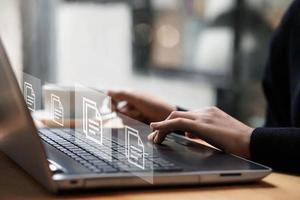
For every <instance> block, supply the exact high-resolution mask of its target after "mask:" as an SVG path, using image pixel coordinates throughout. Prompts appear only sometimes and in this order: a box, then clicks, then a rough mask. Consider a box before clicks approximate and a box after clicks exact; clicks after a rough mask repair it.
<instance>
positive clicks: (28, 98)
mask: <svg viewBox="0 0 300 200" xmlns="http://www.w3.org/2000/svg"><path fill="white" fill-rule="evenodd" d="M23 89H24V97H25V102H26V104H27V107H28V109H29V110H30V111H31V112H34V111H35V93H34V90H33V87H32V85H31V84H30V83H27V82H24V88H23Z"/></svg>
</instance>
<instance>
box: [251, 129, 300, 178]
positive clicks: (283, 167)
mask: <svg viewBox="0 0 300 200" xmlns="http://www.w3.org/2000/svg"><path fill="white" fill-rule="evenodd" d="M250 152H251V159H252V160H254V161H256V162H258V163H261V164H265V165H267V166H269V167H272V168H273V169H274V170H279V171H287V172H293V173H300V128H257V129H255V130H254V132H253V133H252V135H251V142H250Z"/></svg>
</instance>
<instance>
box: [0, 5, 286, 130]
mask: <svg viewBox="0 0 300 200" xmlns="http://www.w3.org/2000/svg"><path fill="white" fill-rule="evenodd" d="M290 3H291V0H285V1H282V0H76V1H75V0H48V1H46V0H26V1H22V0H9V1H8V0H0V36H1V38H2V40H3V42H4V44H5V46H6V48H7V51H8V54H9V57H10V59H11V63H12V65H13V67H14V70H15V72H16V74H17V76H18V77H21V73H22V72H25V73H28V74H31V75H33V76H35V77H37V78H39V79H41V81H42V83H55V84H59V85H65V86H70V85H74V84H75V83H76V84H78V83H79V84H84V85H88V86H91V87H96V88H100V89H136V90H143V91H146V92H149V93H152V94H155V95H157V96H160V97H161V98H163V99H165V100H166V101H168V102H169V103H172V104H174V105H180V106H182V107H185V108H187V109H197V108H201V107H203V106H208V105H216V106H218V107H220V108H221V109H223V110H225V111H226V112H228V113H229V114H231V115H233V116H235V117H237V118H238V119H240V120H242V121H243V122H246V123H248V124H250V125H252V126H260V125H262V124H263V120H264V113H265V100H264V97H263V94H262V89H261V78H262V74H263V71H264V67H265V62H266V58H267V56H268V45H269V40H270V36H271V34H272V32H273V30H274V29H275V28H276V27H277V26H278V24H279V22H280V19H281V17H282V15H283V13H284V12H285V10H286V9H287V7H288V6H289V4H290Z"/></svg>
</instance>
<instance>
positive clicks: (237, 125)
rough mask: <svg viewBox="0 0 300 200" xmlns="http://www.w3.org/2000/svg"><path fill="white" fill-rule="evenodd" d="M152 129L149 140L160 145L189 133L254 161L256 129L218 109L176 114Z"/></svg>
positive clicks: (155, 124) (175, 112) (156, 124)
mask: <svg viewBox="0 0 300 200" xmlns="http://www.w3.org/2000/svg"><path fill="white" fill-rule="evenodd" d="M150 126H151V128H152V129H153V130H154V132H153V133H151V134H150V135H149V136H148V139H149V140H150V141H152V142H154V143H157V144H159V143H162V142H163V140H164V139H165V137H166V136H167V134H169V133H171V132H173V131H185V132H187V133H188V134H191V135H193V136H197V137H199V138H201V139H203V140H205V141H206V142H208V143H210V144H211V145H213V146H215V147H217V148H219V149H221V150H223V151H225V152H227V153H232V154H235V155H238V156H241V157H244V158H250V151H249V145H250V136H251V134H252V132H253V130H254V129H253V128H251V127H248V126H247V125H245V124H243V123H242V122H240V121H238V120H236V119H234V118H233V117H231V116H230V115H228V114H226V113H225V112H223V111H222V110H220V109H218V108H216V107H209V108H204V109H201V110H199V111H190V112H179V111H174V112H172V113H171V114H170V115H169V116H168V117H167V119H166V120H164V121H161V122H155V123H151V125H150Z"/></svg>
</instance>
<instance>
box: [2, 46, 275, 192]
mask: <svg viewBox="0 0 300 200" xmlns="http://www.w3.org/2000/svg"><path fill="white" fill-rule="evenodd" d="M121 118H123V121H124V123H125V125H126V126H124V128H123V127H121V128H111V129H109V128H104V129H103V133H110V137H109V138H103V140H102V141H101V142H102V143H101V144H99V143H97V142H95V141H93V140H90V139H88V137H86V135H85V133H83V132H80V131H76V130H74V129H65V128H56V129H54V128H43V129H37V127H36V126H35V124H34V121H33V119H32V117H31V113H30V111H29V109H28V108H27V106H26V103H25V101H24V98H23V95H22V93H21V90H20V88H19V85H18V82H17V79H16V77H15V75H14V73H13V70H12V67H11V64H10V62H9V59H8V57H7V54H6V52H5V49H4V46H3V44H2V42H1V40H0V150H1V151H2V152H4V153H5V154H6V155H7V156H8V157H9V158H10V159H11V160H13V161H14V162H15V163H16V164H17V165H19V166H20V167H21V168H22V169H24V170H25V171H26V172H27V173H28V174H29V175H30V176H31V177H33V178H34V179H35V180H36V181H37V182H39V183H40V184H41V185H43V186H44V187H45V188H46V189H47V190H49V191H51V192H59V191H65V190H75V189H76V190H78V189H90V188H117V187H119V188H126V187H156V186H172V185H202V184H218V183H222V184H224V183H241V182H255V181H258V180H261V179H262V178H264V177H265V176H267V175H268V174H270V173H271V169H270V168H269V167H266V166H263V165H261V164H257V163H254V162H252V161H249V160H245V159H243V158H240V157H237V156H234V155H229V154H226V153H224V152H222V151H219V150H217V149H214V148H210V147H208V146H206V145H201V144H199V143H196V142H194V141H192V140H190V139H188V138H186V137H184V136H181V135H180V134H175V133H172V134H170V135H168V137H167V138H166V140H165V141H164V143H163V144H162V145H154V144H152V143H150V142H147V135H148V134H149V133H150V132H151V129H150V128H149V126H148V125H145V124H143V123H140V122H134V123H132V121H131V120H132V119H130V118H126V116H121ZM91 123H94V122H91ZM129 125H130V126H129ZM91 127H93V126H92V125H91ZM78 132H79V133H78ZM94 139H95V138H94ZM107 144H110V146H109V145H108V146H107ZM16 181H17V180H16Z"/></svg>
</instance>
